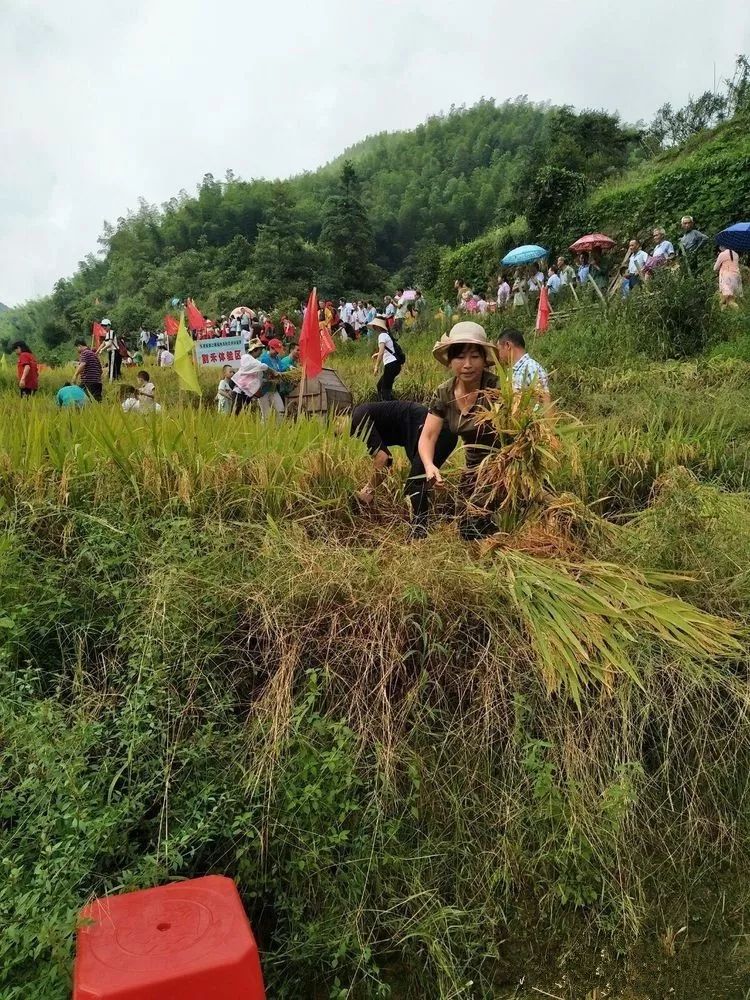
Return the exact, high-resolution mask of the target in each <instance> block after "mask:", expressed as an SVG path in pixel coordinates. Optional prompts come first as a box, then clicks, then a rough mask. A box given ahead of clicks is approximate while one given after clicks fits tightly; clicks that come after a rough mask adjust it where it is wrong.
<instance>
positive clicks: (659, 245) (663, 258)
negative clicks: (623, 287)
mask: <svg viewBox="0 0 750 1000" xmlns="http://www.w3.org/2000/svg"><path fill="white" fill-rule="evenodd" d="M653 236H654V249H653V251H652V253H651V256H650V257H649V259H648V261H647V263H646V266H645V267H644V269H643V272H644V277H646V278H650V277H651V275H652V274H653V273H654V271H655V270H656V268H657V267H663V266H664V264H666V263H667V261H669V260H671V258H672V257H674V247H673V246H672V244H671V243H670V242H669V240H668V239H667V234H666V231H665V230H664V229H661V228H660V227H657V228H656V229H654V233H653Z"/></svg>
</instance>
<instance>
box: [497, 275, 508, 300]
mask: <svg viewBox="0 0 750 1000" xmlns="http://www.w3.org/2000/svg"><path fill="white" fill-rule="evenodd" d="M499 282H500V283H499V284H498V286H497V305H498V309H505V307H506V306H507V304H508V299H509V298H510V285H509V284H508V279H507V278H506V277H505V275H503V274H501V275H500V278H499Z"/></svg>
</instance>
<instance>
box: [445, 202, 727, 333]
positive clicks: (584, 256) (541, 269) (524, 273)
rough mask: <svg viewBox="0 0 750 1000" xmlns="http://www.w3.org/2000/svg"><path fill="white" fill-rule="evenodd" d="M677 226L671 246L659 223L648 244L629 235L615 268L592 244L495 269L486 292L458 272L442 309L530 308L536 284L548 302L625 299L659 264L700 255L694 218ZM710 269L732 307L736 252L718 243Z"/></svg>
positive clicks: (704, 244) (705, 241) (702, 238)
mask: <svg viewBox="0 0 750 1000" xmlns="http://www.w3.org/2000/svg"><path fill="white" fill-rule="evenodd" d="M680 226H681V231H682V235H681V236H680V237H679V239H678V240H677V245H676V246H675V244H674V243H672V242H671V241H670V240H669V239H668V235H667V232H666V230H665V229H663V228H662V227H661V226H655V227H654V229H653V231H652V242H651V243H649V244H648V245H649V246H650V249H648V250H647V249H645V248H644V247H643V246H642V245H641V243H640V241H639V240H638V239H631V240H630V241H629V242H628V245H627V250H626V252H625V256H624V258H623V259H622V262H621V264H620V265H619V266H618V267H617V268H616V269H615V268H614V267H612V266H610V264H609V263H608V262H607V258H606V255H605V253H604V251H603V249H602V248H597V247H594V248H592V249H591V250H590V251H587V252H583V253H580V254H578V255H577V257H576V258H575V260H572V261H571V260H568V258H567V257H566V256H564V255H562V256H559V257H557V259H556V261H555V262H554V263H551V264H549V265H547V266H542V263H543V262H542V260H539V261H535V262H534V263H533V264H531V265H527V266H524V267H518V268H514V269H513V270H507V271H501V272H500V274H499V275H498V277H497V289H496V290H495V291H493V292H492V293H490V290H487V292H486V293H485V292H483V291H481V290H477V289H473V288H471V287H470V286H469V285H467V284H466V282H465V281H464V280H463V279H462V278H459V279H457V280H456V282H455V289H456V297H457V298H456V302H455V303H447V304H446V309H447V308H450V309H453V308H454V307H457V308H458V309H459V310H460V311H462V312H466V313H470V314H472V313H477V314H479V315H482V314H485V313H490V312H497V311H504V310H506V309H518V308H523V307H529V306H531V307H532V308H533V307H535V306H536V304H537V303H538V300H539V296H540V294H541V290H542V288H546V290H547V294H548V296H549V299H550V303H554V302H555V301H556V300H564V299H565V298H566V297H568V296H570V297H574V298H576V299H577V298H578V292H579V291H583V292H586V291H589V290H591V292H592V294H598V295H600V296H601V297H602V298H606V297H612V296H614V295H617V294H619V296H620V297H621V298H622V299H627V298H628V297H629V296H630V294H631V293H632V292H633V290H634V289H635V288H637V287H638V286H639V285H641V284H647V283H648V282H649V281H650V280H651V279H652V278H653V276H654V273H655V272H656V271H657V270H659V269H660V268H662V267H665V266H677V265H679V263H680V262H686V263H687V265H688V266H692V265H693V264H694V263H695V262H698V263H699V262H700V261H701V259H702V258H705V253H706V250H707V248H708V247H709V246H710V241H709V238H708V236H706V234H705V233H703V232H701V231H700V230H699V229H698V228H696V225H695V220H694V219H693V217H692V216H690V215H685V216H683V218H682V221H681V223H680ZM714 271H715V273H716V275H717V277H718V283H719V294H720V296H721V301H722V304H723V305H725V306H728V307H730V308H736V307H737V305H738V299H740V298H742V295H743V287H742V274H741V271H740V262H739V255H738V254H737V252H736V251H735V250H731V249H728V248H726V247H722V246H720V247H719V254H718V256H717V258H716V260H715V262H714Z"/></svg>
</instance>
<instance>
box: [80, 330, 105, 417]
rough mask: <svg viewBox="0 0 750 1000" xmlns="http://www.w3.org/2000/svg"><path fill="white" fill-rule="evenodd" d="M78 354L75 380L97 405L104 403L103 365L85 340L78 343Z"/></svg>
mask: <svg viewBox="0 0 750 1000" xmlns="http://www.w3.org/2000/svg"><path fill="white" fill-rule="evenodd" d="M76 352H77V354H78V367H77V368H76V372H75V375H74V380H75V381H76V382H77V383H78V384H79V385H80V386H81V387H82V388H84V389H85V390H86V392H87V393H88V394H89V396H91V397H92V399H95V400H96V401H97V403H101V401H102V363H101V361H100V360H99V358H98V357H97V355H96V352H95V351H92V350H91V348H90V347H88V346H87V344H86V341H85V340H77V341H76Z"/></svg>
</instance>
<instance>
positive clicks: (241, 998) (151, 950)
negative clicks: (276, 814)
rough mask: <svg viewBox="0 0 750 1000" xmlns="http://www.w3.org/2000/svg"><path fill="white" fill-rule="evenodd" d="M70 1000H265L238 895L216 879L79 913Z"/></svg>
mask: <svg viewBox="0 0 750 1000" xmlns="http://www.w3.org/2000/svg"><path fill="white" fill-rule="evenodd" d="M81 920H82V921H83V926H81V927H80V928H79V930H78V939H77V954H76V961H75V973H74V978H73V1000H265V996H266V993H265V989H264V988H263V974H262V972H261V969H260V959H259V958H258V949H257V947H256V944H255V939H254V938H253V933H252V931H251V930H250V924H249V922H248V919H247V916H246V914H245V910H244V908H243V906H242V901H241V900H240V897H239V893H238V892H237V889H236V887H235V884H234V882H232V880H231V879H228V878H224V877H223V876H221V875H208V876H207V877H206V878H197V879H192V880H190V881H187V882H173V883H171V884H170V885H163V886H159V887H158V888H156V889H144V890H142V891H140V892H128V893H124V894H123V895H120V896H105V897H104V898H102V899H96V900H94V902H93V903H91V904H90V905H89V906H86V907H85V908H84V909H83V910H82V911H81Z"/></svg>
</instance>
